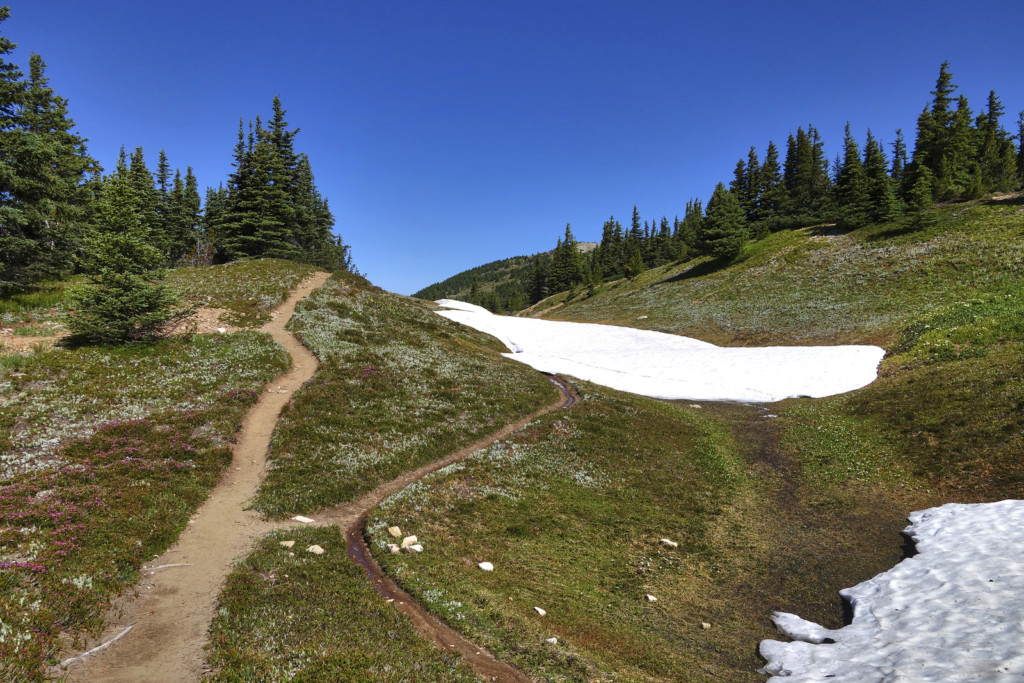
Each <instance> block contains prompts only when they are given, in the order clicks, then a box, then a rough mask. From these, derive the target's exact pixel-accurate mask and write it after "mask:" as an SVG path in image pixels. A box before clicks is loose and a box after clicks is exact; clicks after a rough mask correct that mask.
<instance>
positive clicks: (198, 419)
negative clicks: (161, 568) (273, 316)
mask: <svg viewBox="0 0 1024 683" xmlns="http://www.w3.org/2000/svg"><path fill="white" fill-rule="evenodd" d="M241 272H248V273H251V277H248V276H247V277H243V278H239V273H241ZM306 272H307V269H306V268H305V267H298V268H296V267H295V266H294V265H293V264H290V263H288V262H284V261H279V262H252V263H249V264H240V265H237V266H233V267H231V268H227V267H225V268H221V267H212V268H210V269H208V270H207V271H206V272H205V273H204V279H203V282H202V286H200V285H199V284H197V283H195V282H194V283H193V285H192V289H191V291H192V296H194V297H195V298H197V299H201V300H203V301H207V300H209V301H211V302H216V305H218V306H221V307H224V308H227V309H229V310H232V312H233V313H234V314H236V315H237V316H240V317H239V319H243V318H244V319H253V320H256V318H253V316H254V315H255V314H256V313H257V311H258V310H259V311H260V312H259V315H263V314H264V313H266V312H267V310H269V308H268V307H271V303H272V302H273V301H276V302H280V301H281V300H283V299H284V296H285V295H286V293H287V291H288V289H290V288H291V287H292V286H294V284H296V283H297V282H298V280H300V279H301V278H302V277H303V276H304V274H305V273H306ZM173 277H174V274H172V279H173ZM246 282H248V283H250V284H251V285H252V286H251V288H249V289H245V287H243V286H242V285H241V284H240V283H246ZM268 283H269V284H268ZM204 287H205V288H206V291H205V292H204V290H203V288H204ZM62 290H63V288H62V287H60V286H58V285H50V286H46V287H43V288H41V289H40V290H39V291H37V292H34V293H29V294H26V295H21V296H18V297H14V298H13V299H11V300H4V301H0V310H2V311H4V313H2V315H3V316H4V318H3V321H4V324H16V325H20V326H22V327H26V326H32V325H37V324H41V323H40V321H44V322H46V321H53V322H54V325H55V326H58V327H59V326H60V317H61V315H62V314H63V312H62V311H63V309H62V304H61V300H60V297H61V296H62V294H61V292H62ZM229 291H230V292H234V294H232V295H231V296H230V297H228V298H223V296H224V295H223V293H224V292H229ZM252 302H258V306H256V307H254V306H253V305H252ZM236 303H237V308H234V309H233V308H231V307H232V306H235V305H236ZM273 305H276V304H273ZM289 362H290V361H289V358H288V355H287V354H286V353H285V352H284V350H283V349H281V348H280V347H279V346H278V345H277V344H275V343H274V342H273V340H272V339H271V338H270V337H269V336H268V335H264V334H260V333H257V332H251V331H245V332H239V333H235V334H225V335H216V336H203V335H196V336H192V337H189V336H184V337H175V338H171V339H165V340H162V341H159V342H156V343H152V344H131V345H126V346H98V347H82V348H75V349H70V348H62V347H60V346H57V347H54V348H51V349H42V350H39V351H37V352H35V353H30V354H27V355H22V354H8V355H0V679H2V680H19V681H20V680H42V679H43V677H44V667H45V666H47V665H51V664H53V663H55V657H56V655H57V653H58V651H59V650H60V649H61V648H62V647H63V646H65V645H67V644H68V643H70V642H71V641H73V640H74V639H75V636H76V634H79V633H81V632H82V631H83V630H98V629H100V628H101V626H102V617H103V610H104V609H105V608H106V606H107V605H108V604H109V603H110V601H111V600H112V599H113V598H114V597H115V596H117V595H118V594H119V593H120V592H121V591H123V590H124V589H126V588H128V587H129V586H131V585H133V584H134V583H135V581H136V580H137V579H138V576H139V567H140V566H141V565H142V563H144V562H145V561H147V560H149V559H151V558H152V557H154V556H155V555H157V554H159V553H160V552H162V551H163V550H164V549H165V548H167V547H168V546H169V545H170V544H171V543H173V541H174V540H175V538H176V537H177V535H178V533H179V532H180V530H181V529H182V528H183V527H184V526H185V524H186V523H187V521H188V518H189V516H190V515H191V514H192V512H193V511H194V510H195V509H196V508H197V507H198V505H199V504H200V503H201V502H202V501H203V500H204V499H205V498H206V496H207V495H208V493H209V491H210V489H212V487H213V486H214V485H215V484H216V483H217V480H218V479H219V476H220V473H221V471H222V470H223V469H224V467H225V466H226V465H227V463H228V462H229V460H230V449H229V445H230V443H231V441H232V439H233V438H234V435H235V432H236V431H237V430H238V428H239V426H240V423H241V420H242V418H243V416H244V415H245V413H246V411H247V410H248V408H249V407H250V406H251V405H252V404H253V403H255V401H256V399H257V398H258V396H259V394H260V392H261V391H262V389H263V386H264V384H266V383H267V382H268V381H269V380H270V379H272V378H273V377H274V376H275V375H276V374H278V373H279V372H282V371H283V370H285V369H287V367H288V365H289Z"/></svg>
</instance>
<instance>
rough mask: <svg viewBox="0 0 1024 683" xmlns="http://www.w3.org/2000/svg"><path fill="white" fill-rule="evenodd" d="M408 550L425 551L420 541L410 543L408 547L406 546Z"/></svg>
mask: <svg viewBox="0 0 1024 683" xmlns="http://www.w3.org/2000/svg"><path fill="white" fill-rule="evenodd" d="M406 550H408V551H410V552H414V553H422V552H423V546H421V545H420V544H419V543H417V544H415V545H410V546H409V547H408V548H406Z"/></svg>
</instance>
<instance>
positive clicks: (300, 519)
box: [292, 515, 313, 524]
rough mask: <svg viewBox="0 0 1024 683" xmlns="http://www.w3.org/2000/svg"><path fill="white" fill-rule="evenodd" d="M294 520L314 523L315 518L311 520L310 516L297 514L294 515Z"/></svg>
mask: <svg viewBox="0 0 1024 683" xmlns="http://www.w3.org/2000/svg"><path fill="white" fill-rule="evenodd" d="M292 521H295V522H302V523H303V524H312V523H313V520H311V519H310V518H309V517H303V516H302V515H295V516H294V517H292Z"/></svg>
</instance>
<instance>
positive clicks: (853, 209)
mask: <svg viewBox="0 0 1024 683" xmlns="http://www.w3.org/2000/svg"><path fill="white" fill-rule="evenodd" d="M882 172H883V174H884V172H885V166H884V161H883V167H882ZM836 198H837V203H838V208H839V215H840V218H841V221H842V223H843V224H844V225H846V226H848V227H852V228H857V227H860V226H862V225H865V224H866V223H867V222H868V220H869V213H870V209H871V207H870V197H869V188H868V179H867V176H866V175H865V173H864V165H863V163H862V162H861V158H860V148H859V147H858V146H857V141H856V140H854V139H853V136H852V135H851V134H850V124H849V122H847V124H846V130H845V133H844V137H843V159H842V162H841V167H840V169H839V173H838V174H837V177H836Z"/></svg>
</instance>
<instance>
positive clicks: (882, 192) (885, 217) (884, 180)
mask: <svg viewBox="0 0 1024 683" xmlns="http://www.w3.org/2000/svg"><path fill="white" fill-rule="evenodd" d="M885 167H886V161H885V151H884V150H883V149H882V145H881V144H880V143H879V142H878V140H876V139H875V136H874V135H872V134H871V129H870V128H869V129H868V138H867V142H865V144H864V175H865V178H866V181H867V195H868V205H869V206H870V209H869V212H868V219H869V220H870V221H871V222H872V223H884V222H886V221H889V220H891V219H892V218H893V217H894V216H895V215H896V199H895V195H894V193H893V184H894V181H893V179H892V178H891V177H889V175H888V174H887V173H886V170H885Z"/></svg>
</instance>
